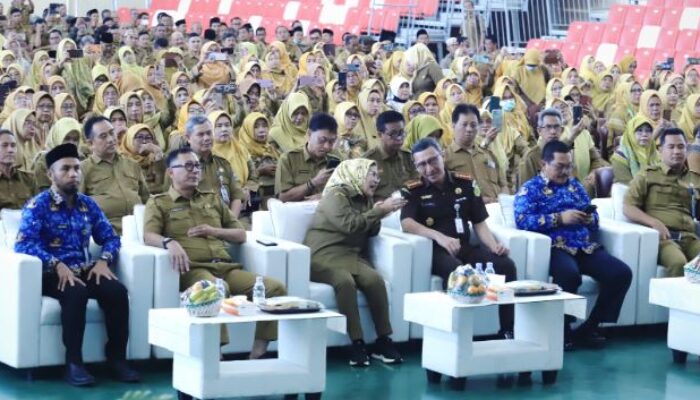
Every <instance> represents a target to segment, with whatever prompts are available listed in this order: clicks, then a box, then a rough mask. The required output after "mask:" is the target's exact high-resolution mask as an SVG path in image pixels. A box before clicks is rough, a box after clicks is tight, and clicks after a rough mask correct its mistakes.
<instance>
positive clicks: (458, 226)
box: [455, 204, 464, 235]
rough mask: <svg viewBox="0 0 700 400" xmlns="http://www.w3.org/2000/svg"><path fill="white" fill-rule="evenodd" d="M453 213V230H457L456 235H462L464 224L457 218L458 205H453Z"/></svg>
mask: <svg viewBox="0 0 700 400" xmlns="http://www.w3.org/2000/svg"><path fill="white" fill-rule="evenodd" d="M455 213H456V215H455V229H456V230H457V233H458V234H460V235H461V234H463V233H464V222H463V221H462V218H461V217H460V216H459V204H455Z"/></svg>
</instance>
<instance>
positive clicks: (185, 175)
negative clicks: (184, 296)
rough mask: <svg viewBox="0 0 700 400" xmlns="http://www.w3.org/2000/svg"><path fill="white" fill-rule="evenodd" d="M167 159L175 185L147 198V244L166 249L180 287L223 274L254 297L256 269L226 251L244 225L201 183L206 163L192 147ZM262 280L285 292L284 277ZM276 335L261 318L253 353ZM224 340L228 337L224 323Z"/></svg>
mask: <svg viewBox="0 0 700 400" xmlns="http://www.w3.org/2000/svg"><path fill="white" fill-rule="evenodd" d="M166 162H167V166H168V169H167V173H168V176H169V177H170V180H171V182H172V185H171V186H170V189H168V191H167V192H165V193H161V194H158V195H155V196H153V197H151V198H150V199H149V200H148V203H146V212H145V223H144V232H145V234H144V239H145V242H146V244H147V245H149V246H154V247H162V248H164V249H166V250H168V253H169V254H170V259H171V263H172V266H173V268H174V269H176V270H178V271H180V274H182V276H181V278H180V290H185V289H187V288H188V287H190V286H192V285H193V284H194V283H195V282H197V281H199V280H202V279H206V280H210V281H214V280H216V278H221V279H223V280H224V281H226V284H227V285H228V289H229V292H230V293H231V294H245V295H246V296H248V298H251V296H252V291H253V285H254V284H255V274H253V273H251V272H248V271H244V270H243V269H241V267H242V266H241V265H240V264H238V263H234V262H233V261H232V260H231V256H230V255H229V253H228V243H242V242H244V241H245V238H246V232H245V230H244V229H243V227H242V225H241V224H240V223H239V222H238V221H237V220H236V218H234V217H233V215H232V213H231V210H230V209H229V208H228V207H224V205H223V204H222V202H221V200H220V199H219V197H218V195H217V194H215V193H214V192H212V191H204V190H200V189H199V185H200V180H201V178H202V164H200V162H199V158H198V157H197V154H195V153H194V152H193V151H192V150H191V149H189V148H181V149H178V150H174V151H172V152H170V154H168V157H167V159H166ZM264 283H265V294H266V296H267V297H274V296H283V295H285V294H286V290H285V288H284V286H283V285H282V284H281V283H280V282H278V281H276V280H274V279H269V278H265V279H264ZM276 338H277V326H276V325H275V324H274V323H269V322H265V323H262V322H261V323H260V324H258V326H257V329H256V332H255V343H254V345H253V350H252V351H251V353H250V358H259V357H261V356H262V355H263V354H265V352H266V351H267V345H268V343H269V341H271V340H276ZM221 340H222V343H227V342H228V334H227V331H226V329H225V327H224V328H222V337H221Z"/></svg>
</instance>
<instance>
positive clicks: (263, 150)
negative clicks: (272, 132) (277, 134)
mask: <svg viewBox="0 0 700 400" xmlns="http://www.w3.org/2000/svg"><path fill="white" fill-rule="evenodd" d="M261 119H262V120H264V121H265V122H267V126H268V129H269V127H270V120H269V119H267V117H266V116H265V114H263V113H259V112H254V113H250V114H248V115H247V116H246V117H245V119H244V120H243V125H242V126H241V129H240V130H239V131H238V138H239V140H240V141H241V143H242V144H243V146H245V149H246V150H247V151H248V154H250V156H251V157H255V158H264V157H270V158H272V159H275V160H277V159H279V157H280V152H279V151H278V150H277V149H276V148H275V147H274V146H272V145H271V144H270V142H269V141H266V142H265V143H260V142H258V141H257V140H255V124H256V123H257V122H258V121H259V120H261Z"/></svg>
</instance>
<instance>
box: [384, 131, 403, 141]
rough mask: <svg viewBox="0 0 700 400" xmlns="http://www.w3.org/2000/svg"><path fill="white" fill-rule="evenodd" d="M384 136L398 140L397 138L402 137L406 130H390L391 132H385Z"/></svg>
mask: <svg viewBox="0 0 700 400" xmlns="http://www.w3.org/2000/svg"><path fill="white" fill-rule="evenodd" d="M386 136H388V137H390V138H392V139H394V140H398V139H403V138H404V137H405V136H406V132H405V131H403V130H400V131H398V132H391V133H389V132H387V133H386Z"/></svg>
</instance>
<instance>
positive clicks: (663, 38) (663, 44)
mask: <svg viewBox="0 0 700 400" xmlns="http://www.w3.org/2000/svg"><path fill="white" fill-rule="evenodd" d="M677 39H678V31H677V30H676V29H663V30H661V33H660V34H659V40H658V41H657V42H656V48H657V49H668V50H673V51H675V48H676V41H677Z"/></svg>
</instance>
